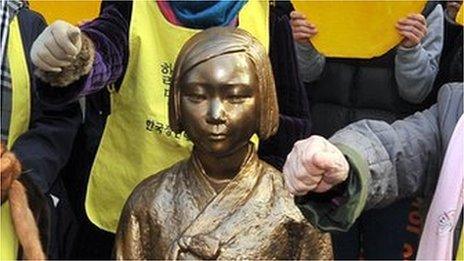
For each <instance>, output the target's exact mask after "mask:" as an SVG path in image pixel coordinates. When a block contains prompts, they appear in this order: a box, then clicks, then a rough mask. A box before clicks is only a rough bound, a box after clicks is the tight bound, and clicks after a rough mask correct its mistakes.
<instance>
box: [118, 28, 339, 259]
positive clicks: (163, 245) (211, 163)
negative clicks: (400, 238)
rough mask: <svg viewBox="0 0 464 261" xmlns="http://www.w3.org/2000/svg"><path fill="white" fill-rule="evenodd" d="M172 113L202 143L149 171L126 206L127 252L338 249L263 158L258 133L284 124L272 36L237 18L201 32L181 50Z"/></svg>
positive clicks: (177, 128)
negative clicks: (265, 43)
mask: <svg viewBox="0 0 464 261" xmlns="http://www.w3.org/2000/svg"><path fill="white" fill-rule="evenodd" d="M169 122H170V125H171V128H172V129H173V131H174V132H176V133H180V132H182V131H184V130H185V132H186V133H187V135H188V136H189V137H190V139H191V140H192V141H193V143H194V147H193V151H192V155H191V157H190V158H189V159H187V160H184V161H181V162H178V163H177V164H175V165H174V166H172V167H170V168H169V169H166V170H164V171H161V172H160V173H158V174H156V175H153V176H151V177H149V178H147V179H146V180H145V181H143V182H142V183H141V184H139V185H138V186H137V188H136V189H135V190H134V191H133V192H132V194H131V196H130V198H129V199H128V201H127V202H126V205H125V207H124V210H123V212H122V215H121V218H120V221H119V227H118V230H117V235H116V246H115V251H116V258H117V259H331V258H332V248H331V243H330V238H329V236H328V235H327V234H322V233H320V232H319V231H317V230H316V229H315V228H313V227H312V226H311V225H310V224H309V223H308V222H307V221H306V220H305V219H304V217H303V215H302V214H301V212H300V211H299V210H298V208H297V207H296V206H295V204H294V202H293V197H292V196H291V195H290V194H289V192H287V190H286V189H285V187H284V182H283V178H282V174H281V173H280V172H279V171H277V170H276V169H274V168H273V167H272V166H270V165H268V164H266V163H265V162H263V161H261V160H259V159H258V157H257V154H256V151H255V149H254V147H253V145H252V143H250V141H249V140H250V138H251V136H252V135H253V134H254V133H257V134H258V136H259V137H260V138H261V139H266V138H268V137H269V136H271V135H272V134H273V133H274V132H275V131H276V129H277V126H278V109H277V101H276V93H275V86H274V80H273V76H272V70H271V67H270V62H269V59H268V57H267V55H266V52H265V50H264V48H263V47H262V45H261V44H260V43H259V42H258V40H256V39H255V38H254V37H252V36H251V35H250V34H249V33H247V32H245V31H243V30H240V29H236V28H211V29H208V30H205V31H203V32H201V33H199V34H196V35H195V36H194V37H192V38H191V39H190V40H189V41H188V42H187V43H186V44H185V45H184V47H183V48H182V50H181V51H180V54H179V55H178V57H177V61H176V65H175V69H174V74H173V84H172V86H171V90H170V97H169Z"/></svg>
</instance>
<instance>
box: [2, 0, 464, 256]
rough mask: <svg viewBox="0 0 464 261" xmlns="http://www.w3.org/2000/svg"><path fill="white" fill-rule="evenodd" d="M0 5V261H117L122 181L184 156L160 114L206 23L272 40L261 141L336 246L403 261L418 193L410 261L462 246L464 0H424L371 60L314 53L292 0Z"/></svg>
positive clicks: (184, 141)
mask: <svg viewBox="0 0 464 261" xmlns="http://www.w3.org/2000/svg"><path fill="white" fill-rule="evenodd" d="M1 3H2V6H1V19H2V20H1V35H2V37H1V47H2V52H1V56H0V60H1V64H2V70H1V115H2V116H1V117H2V118H1V140H2V148H1V158H0V163H1V166H0V167H1V202H2V206H1V215H2V224H1V231H0V232H1V234H2V235H1V238H2V242H1V244H0V245H1V246H0V247H1V249H0V250H1V257H2V259H3V258H6V259H17V258H18V259H19V258H26V259H43V258H50V259H110V258H112V251H113V246H114V242H115V235H114V233H115V232H116V229H117V226H118V222H119V218H120V214H121V211H122V209H123V206H124V203H125V202H126V200H127V198H128V197H129V195H130V193H131V192H132V191H133V189H134V187H135V186H136V185H137V184H138V183H140V182H141V181H142V180H144V179H145V178H147V177H148V176H150V175H152V174H154V173H157V172H159V171H162V170H164V169H166V168H168V167H170V166H171V165H173V164H174V163H176V162H178V161H179V160H182V159H184V158H185V157H187V156H188V155H189V154H190V151H191V149H192V143H191V139H190V138H189V137H187V136H186V135H185V134H182V133H179V132H178V131H175V128H176V127H175V126H171V124H170V121H169V120H168V114H169V111H168V107H167V104H168V100H169V97H170V88H171V87H172V84H173V82H172V81H173V73H175V72H176V68H175V67H174V62H175V60H176V57H177V54H178V53H179V51H180V50H181V48H182V46H183V45H184V43H185V42H186V41H187V40H188V39H189V38H191V37H192V36H194V35H195V34H197V33H198V32H200V31H202V30H204V29H207V28H211V27H217V26H221V27H228V26H231V27H239V28H241V29H244V30H245V31H248V32H249V33H250V34H251V35H253V36H254V37H255V38H256V39H258V40H259V41H260V43H261V44H262V45H263V46H264V47H265V48H266V49H267V51H268V55H269V58H270V61H271V64H272V68H269V69H270V70H272V73H273V78H274V81H275V91H276V95H277V103H278V108H279V115H276V117H278V119H279V126H278V128H277V126H275V128H277V129H276V130H275V134H274V135H273V136H271V137H268V138H267V136H266V135H264V136H266V138H267V139H265V140H264V139H261V140H260V141H259V146H258V155H259V157H260V159H261V160H264V161H265V162H267V163H268V164H270V165H272V166H273V167H274V168H276V169H278V170H280V171H282V172H283V176H284V179H285V183H286V187H287V189H288V190H289V191H290V192H291V193H292V194H293V195H295V202H296V203H297V206H298V207H299V209H300V211H301V212H302V213H303V215H304V216H305V218H306V219H307V220H309V222H310V223H311V224H312V225H313V226H314V227H316V228H317V229H319V230H320V231H323V232H329V233H330V234H331V238H332V245H333V253H334V257H335V259H359V258H364V259H403V258H404V256H403V251H404V250H403V248H404V246H405V244H406V243H407V241H408V240H410V239H408V235H407V231H406V227H407V221H408V215H409V210H410V207H411V204H414V202H415V201H413V199H414V197H421V198H423V200H422V201H423V204H422V206H421V209H422V212H423V213H422V214H423V215H422V216H423V218H424V219H425V225H424V227H423V232H422V237H420V239H419V238H418V237H416V238H415V239H412V241H415V244H416V245H417V246H418V247H417V248H418V250H417V258H420V259H452V258H456V257H457V256H456V255H459V253H458V252H459V251H458V248H459V246H461V247H462V243H461V244H458V242H459V240H462V238H460V235H461V233H462V232H461V231H462V226H461V225H460V224H461V223H462V207H463V202H462V199H463V198H464V197H463V185H464V184H462V181H463V179H464V168H463V166H464V165H462V160H461V159H462V156H463V148H462V146H463V143H462V139H463V138H464V137H463V134H464V129H463V128H464V125H463V124H464V122H463V119H462V117H461V116H462V111H463V99H462V97H463V90H464V86H463V83H462V82H463V69H462V63H463V57H462V51H463V50H462V49H463V35H462V29H463V27H462V25H460V24H458V23H456V22H455V20H456V15H457V13H458V10H459V8H460V6H461V4H462V1H442V2H437V1H427V3H426V4H425V6H424V9H423V10H422V12H421V13H413V14H410V15H407V16H406V17H404V18H402V19H400V20H398V22H397V23H396V25H394V26H395V28H396V30H397V32H398V34H399V35H400V36H401V37H402V41H401V42H400V43H399V44H398V45H397V46H394V47H392V49H391V50H390V51H388V52H387V53H385V54H383V55H381V56H379V57H375V58H371V59H358V58H332V57H325V56H324V55H323V54H321V53H319V52H318V51H317V49H316V48H315V47H314V45H313V44H312V43H311V39H312V38H313V37H315V36H316V35H317V34H319V33H322V32H319V30H318V25H317V24H314V23H313V22H311V21H310V20H308V19H307V17H306V16H305V14H303V13H300V12H298V11H297V10H294V8H293V6H292V4H291V3H290V2H287V1H270V2H267V1H196V2H191V1H102V5H101V10H100V15H99V16H98V17H97V18H95V19H94V20H92V21H88V22H85V23H83V24H82V25H80V26H76V25H72V24H70V23H68V22H66V21H55V22H53V23H52V24H50V25H48V26H47V25H46V24H45V22H44V20H43V18H42V17H41V15H40V14H38V13H36V12H34V11H32V10H30V9H29V8H28V5H27V1H21V0H8V1H4V0H2V2H1ZM315 12H316V10H315ZM260 79H261V78H260ZM267 84H269V83H267ZM261 124H262V123H261ZM269 124H270V123H269ZM263 128H271V127H269V126H268V127H266V126H264V127H263ZM260 136H261V138H262V135H260ZM255 142H258V141H255ZM437 231H438V232H437ZM419 241H420V242H419ZM460 251H462V250H460ZM414 252H416V251H414ZM460 253H461V255H462V252H460ZM414 256H415V253H414V255H412V256H410V257H414Z"/></svg>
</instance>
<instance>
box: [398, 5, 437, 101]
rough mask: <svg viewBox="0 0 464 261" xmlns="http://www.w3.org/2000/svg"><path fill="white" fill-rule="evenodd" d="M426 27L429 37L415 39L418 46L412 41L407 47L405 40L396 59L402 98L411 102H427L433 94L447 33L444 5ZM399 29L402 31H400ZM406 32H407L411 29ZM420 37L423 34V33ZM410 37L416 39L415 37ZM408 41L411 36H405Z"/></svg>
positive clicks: (428, 18) (430, 17)
mask: <svg viewBox="0 0 464 261" xmlns="http://www.w3.org/2000/svg"><path fill="white" fill-rule="evenodd" d="M416 16H421V15H416ZM422 18H423V17H422ZM404 20H405V19H403V21H404ZM400 21H401V20H400ZM426 25H427V28H426V34H425V35H424V36H423V38H422V39H419V42H418V43H417V39H415V41H416V42H415V43H417V44H415V45H414V44H413V43H411V42H410V41H409V43H406V45H404V43H405V41H403V43H402V44H400V45H399V46H398V49H397V52H396V57H395V78H396V82H397V84H398V92H399V95H400V97H401V98H403V99H404V100H406V101H408V102H411V103H421V102H422V101H424V99H425V98H426V97H427V95H428V94H429V93H430V92H431V90H432V87H433V82H434V80H435V77H436V75H437V73H438V66H439V60H440V54H441V50H442V47H443V34H444V32H443V30H444V29H443V9H442V7H441V5H437V6H436V7H435V9H434V10H433V11H432V12H431V13H430V14H429V15H428V16H427V19H426ZM398 26H400V25H399V24H398V25H397V28H398ZM405 28H411V26H410V27H408V26H405ZM398 30H399V32H401V30H400V29H398ZM405 30H406V31H407V29H405ZM400 34H401V33H400ZM417 34H418V35H421V34H420V33H417ZM403 36H404V35H403ZM410 37H411V38H414V37H413V36H410ZM406 39H407V37H405V40H406Z"/></svg>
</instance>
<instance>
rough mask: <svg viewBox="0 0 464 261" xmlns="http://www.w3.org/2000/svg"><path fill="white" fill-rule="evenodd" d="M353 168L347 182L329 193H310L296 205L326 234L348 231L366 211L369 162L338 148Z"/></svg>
mask: <svg viewBox="0 0 464 261" xmlns="http://www.w3.org/2000/svg"><path fill="white" fill-rule="evenodd" d="M335 146H337V148H338V149H340V151H341V152H342V153H343V154H344V155H345V157H346V159H347V160H348V162H349V164H350V171H349V173H348V179H347V180H346V181H345V182H344V183H342V184H340V185H339V186H337V187H336V188H333V189H332V190H331V191H329V192H326V193H309V194H307V195H306V196H304V197H298V198H297V199H296V203H297V205H298V207H299V208H300V210H301V212H302V213H303V215H304V216H305V217H306V218H307V219H308V220H309V221H310V223H311V224H312V225H313V226H315V227H317V228H318V229H320V230H322V231H326V232H332V231H347V230H348V229H349V228H350V227H351V225H352V224H353V223H354V222H355V221H356V219H357V218H358V217H359V215H360V214H361V212H362V211H363V209H364V205H365V203H366V198H367V177H368V175H369V173H368V171H369V169H368V165H367V162H366V161H365V160H364V159H363V158H362V157H361V156H360V154H359V153H357V152H356V151H355V150H353V149H351V148H350V147H348V146H346V145H343V144H335Z"/></svg>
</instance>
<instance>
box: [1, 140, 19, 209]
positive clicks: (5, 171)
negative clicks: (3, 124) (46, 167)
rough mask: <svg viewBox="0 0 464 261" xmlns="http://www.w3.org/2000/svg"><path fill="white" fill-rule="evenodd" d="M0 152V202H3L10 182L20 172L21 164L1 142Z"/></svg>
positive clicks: (6, 197) (6, 196)
mask: <svg viewBox="0 0 464 261" xmlns="http://www.w3.org/2000/svg"><path fill="white" fill-rule="evenodd" d="M0 153H1V157H0V176H1V202H2V203H3V202H4V201H5V200H7V199H8V192H9V191H10V188H11V184H12V183H13V181H15V180H16V179H17V178H18V177H19V174H20V173H21V164H20V163H19V160H18V159H17V158H16V156H15V155H14V154H13V153H11V152H9V151H7V150H6V148H5V146H4V145H3V144H1V147H0Z"/></svg>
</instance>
